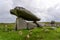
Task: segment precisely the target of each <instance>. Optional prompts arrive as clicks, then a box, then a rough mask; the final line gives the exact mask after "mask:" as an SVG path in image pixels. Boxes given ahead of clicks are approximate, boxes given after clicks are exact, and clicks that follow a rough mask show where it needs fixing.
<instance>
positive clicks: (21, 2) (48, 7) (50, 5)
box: [0, 0, 60, 22]
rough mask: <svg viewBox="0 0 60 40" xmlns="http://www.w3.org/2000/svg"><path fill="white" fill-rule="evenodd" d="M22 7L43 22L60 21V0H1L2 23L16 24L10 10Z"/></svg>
mask: <svg viewBox="0 0 60 40" xmlns="http://www.w3.org/2000/svg"><path fill="white" fill-rule="evenodd" d="M15 6H21V7H24V8H27V9H28V10H30V11H31V12H32V13H33V14H35V15H36V16H37V17H39V18H41V21H44V22H45V21H51V20H55V21H60V0H0V22H15V19H16V16H14V15H11V14H10V13H9V10H10V9H11V8H14V7H15Z"/></svg>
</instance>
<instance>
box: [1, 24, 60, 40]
mask: <svg viewBox="0 0 60 40" xmlns="http://www.w3.org/2000/svg"><path fill="white" fill-rule="evenodd" d="M6 25H7V26H6ZM14 26H15V24H3V23H2V24H0V40H60V28H51V27H44V28H34V29H31V30H26V29H24V30H18V31H15V30H14Z"/></svg>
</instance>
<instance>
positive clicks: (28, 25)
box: [27, 23, 37, 29]
mask: <svg viewBox="0 0 60 40" xmlns="http://www.w3.org/2000/svg"><path fill="white" fill-rule="evenodd" d="M35 27H37V25H36V24H34V23H27V29H33V28H35Z"/></svg>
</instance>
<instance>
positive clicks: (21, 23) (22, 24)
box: [15, 18, 27, 30]
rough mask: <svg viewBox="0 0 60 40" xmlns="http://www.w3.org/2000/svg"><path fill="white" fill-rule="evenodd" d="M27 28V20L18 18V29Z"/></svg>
mask: <svg viewBox="0 0 60 40" xmlns="http://www.w3.org/2000/svg"><path fill="white" fill-rule="evenodd" d="M26 28H27V22H26V21H25V20H24V19H22V18H16V28H15V29H16V30H20V29H26Z"/></svg>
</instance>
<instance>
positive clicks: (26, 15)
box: [10, 7, 40, 30]
mask: <svg viewBox="0 0 60 40" xmlns="http://www.w3.org/2000/svg"><path fill="white" fill-rule="evenodd" d="M10 13H11V14H13V15H15V16H17V19H16V30H17V29H26V27H27V26H28V25H27V22H26V21H25V20H27V21H33V23H35V24H36V25H37V26H39V24H38V23H37V21H40V19H39V18H38V17H36V16H35V15H34V14H32V12H30V11H28V10H27V9H25V8H23V7H15V8H14V9H11V10H10ZM29 27H30V26H29Z"/></svg>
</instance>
